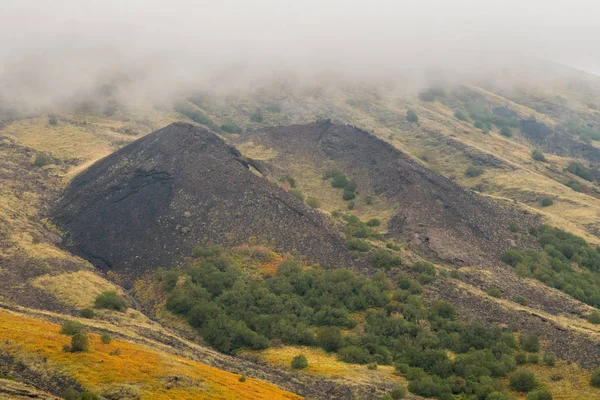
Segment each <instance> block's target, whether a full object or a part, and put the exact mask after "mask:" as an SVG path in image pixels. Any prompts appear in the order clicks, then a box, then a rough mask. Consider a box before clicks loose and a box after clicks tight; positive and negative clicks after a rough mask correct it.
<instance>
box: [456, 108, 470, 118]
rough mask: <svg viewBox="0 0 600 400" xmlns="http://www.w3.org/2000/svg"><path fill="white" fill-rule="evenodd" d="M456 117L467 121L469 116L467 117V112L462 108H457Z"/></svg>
mask: <svg viewBox="0 0 600 400" xmlns="http://www.w3.org/2000/svg"><path fill="white" fill-rule="evenodd" d="M454 117H455V118H456V119H458V120H460V121H467V120H468V119H469V118H468V117H467V114H465V113H464V112H462V111H461V110H456V111H454Z"/></svg>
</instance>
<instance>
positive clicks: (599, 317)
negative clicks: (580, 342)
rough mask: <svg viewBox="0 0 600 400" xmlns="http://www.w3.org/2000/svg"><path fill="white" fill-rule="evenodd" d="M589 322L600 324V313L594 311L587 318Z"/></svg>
mask: <svg viewBox="0 0 600 400" xmlns="http://www.w3.org/2000/svg"><path fill="white" fill-rule="evenodd" d="M587 321H588V322H589V323H592V324H594V325H598V324H600V312H598V311H592V312H591V313H590V315H588V316H587Z"/></svg>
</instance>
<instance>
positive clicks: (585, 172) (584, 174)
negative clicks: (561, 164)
mask: <svg viewBox="0 0 600 400" xmlns="http://www.w3.org/2000/svg"><path fill="white" fill-rule="evenodd" d="M566 171H568V172H570V173H572V174H574V175H577V176H579V177H580V178H583V179H585V180H586V181H590V182H592V181H593V180H594V170H592V169H591V168H588V167H586V166H584V165H583V164H581V163H579V162H575V161H573V162H570V163H569V165H568V166H567V168H566Z"/></svg>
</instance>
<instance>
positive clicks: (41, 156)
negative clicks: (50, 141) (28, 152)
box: [33, 153, 53, 168]
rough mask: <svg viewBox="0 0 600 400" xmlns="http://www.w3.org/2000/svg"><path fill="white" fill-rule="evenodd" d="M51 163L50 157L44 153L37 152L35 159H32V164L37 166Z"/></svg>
mask: <svg viewBox="0 0 600 400" xmlns="http://www.w3.org/2000/svg"><path fill="white" fill-rule="evenodd" d="M52 163H53V160H52V157H50V156H49V155H48V154H46V153H37V154H36V155H35V159H34V160H33V166H34V167H38V168H41V167H45V166H46V165H49V164H52Z"/></svg>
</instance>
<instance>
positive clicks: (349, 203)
mask: <svg viewBox="0 0 600 400" xmlns="http://www.w3.org/2000/svg"><path fill="white" fill-rule="evenodd" d="M355 206H356V204H354V202H353V201H349V202H348V203H347V205H346V208H347V209H348V210H354V207H355Z"/></svg>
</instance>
